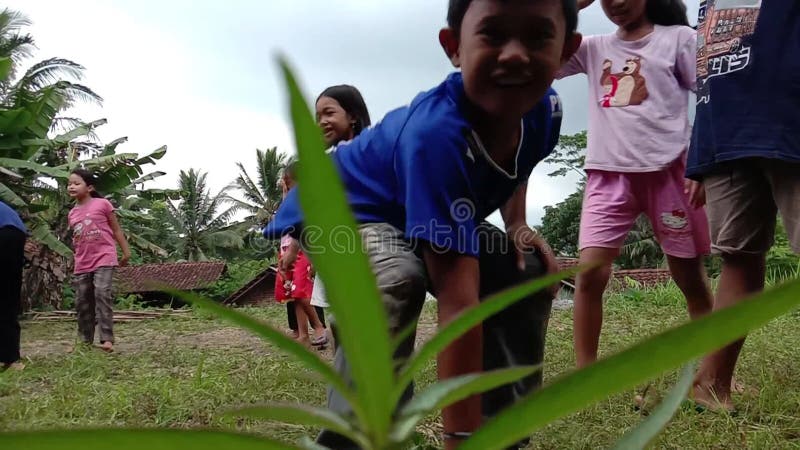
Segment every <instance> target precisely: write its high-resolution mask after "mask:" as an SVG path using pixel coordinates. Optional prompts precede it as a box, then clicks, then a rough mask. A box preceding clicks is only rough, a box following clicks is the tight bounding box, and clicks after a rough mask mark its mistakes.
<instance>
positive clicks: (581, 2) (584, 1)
mask: <svg viewBox="0 0 800 450" xmlns="http://www.w3.org/2000/svg"><path fill="white" fill-rule="evenodd" d="M592 3H594V0H578V9H584V8H586V7H587V6H589V5H591V4H592Z"/></svg>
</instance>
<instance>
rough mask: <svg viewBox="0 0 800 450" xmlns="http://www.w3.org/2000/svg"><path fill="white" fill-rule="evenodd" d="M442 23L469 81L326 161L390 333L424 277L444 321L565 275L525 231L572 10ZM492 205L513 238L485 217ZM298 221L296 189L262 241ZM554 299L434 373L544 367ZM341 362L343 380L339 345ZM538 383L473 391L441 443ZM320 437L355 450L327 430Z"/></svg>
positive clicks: (481, 14) (452, 355)
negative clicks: (531, 181)
mask: <svg viewBox="0 0 800 450" xmlns="http://www.w3.org/2000/svg"><path fill="white" fill-rule="evenodd" d="M447 23H448V26H447V27H446V28H444V29H442V30H441V31H440V34H439V43H440V44H441V46H442V48H443V49H444V51H445V54H446V55H447V57H448V59H449V60H450V62H451V63H452V64H453V65H454V66H455V67H458V68H460V69H461V70H460V73H453V74H451V75H449V76H448V77H447V78H446V79H445V80H444V82H442V83H441V84H440V85H439V86H437V87H434V88H433V89H431V90H429V91H427V92H424V93H422V94H420V95H418V96H417V97H416V98H415V99H414V100H413V101H412V102H411V104H410V105H409V106H407V107H403V108H399V109H396V110H394V111H392V112H390V113H388V114H387V115H386V116H385V117H384V119H383V120H382V121H381V122H380V123H379V124H376V125H375V126H373V127H371V128H369V129H367V130H365V131H364V132H362V133H361V134H360V135H359V136H357V137H355V138H354V139H353V140H352V141H351V142H348V143H343V144H341V145H339V146H338V147H336V149H335V151H333V152H332V154H331V156H332V158H333V160H334V165H335V166H336V168H337V169H338V172H339V175H340V177H341V179H342V182H343V184H344V187H345V190H346V194H347V198H348V200H349V202H350V206H351V208H352V210H353V213H354V215H355V218H356V221H357V222H359V223H360V226H359V228H358V232H359V234H360V237H361V241H362V243H363V248H364V251H365V253H366V254H367V256H368V257H369V260H370V263H371V265H372V269H373V272H374V273H375V278H376V282H377V286H378V289H379V290H380V292H381V299H382V301H383V304H384V307H385V309H386V312H387V318H388V323H389V331H390V333H391V334H392V335H393V336H396V335H397V334H398V333H399V332H400V331H402V330H405V329H406V327H407V326H408V325H410V324H413V323H415V322H416V321H417V320H418V318H419V314H420V311H421V309H422V305H423V302H424V300H425V293H426V284H427V283H426V281H428V280H429V282H430V288H431V291H432V293H433V294H434V295H435V296H436V298H437V301H438V305H439V309H438V314H439V323H440V324H446V323H449V322H450V321H452V320H453V319H454V318H455V317H457V316H458V315H459V314H461V313H462V312H464V311H465V310H467V309H469V308H472V307H474V306H476V305H478V303H479V301H480V299H482V298H485V297H487V296H488V295H491V294H492V293H495V292H497V291H500V290H503V289H505V288H508V287H510V286H512V285H514V284H517V283H520V282H524V281H526V280H529V279H530V278H531V277H532V276H537V275H542V274H543V273H545V272H554V271H557V270H558V263H557V261H556V260H555V257H554V256H553V254H552V251H551V250H550V249H549V247H548V246H547V244H546V243H545V242H544V240H543V239H542V238H541V237H540V236H538V235H537V234H536V232H535V231H534V230H533V229H531V228H530V227H529V226H528V225H527V223H526V220H525V219H526V218H525V198H526V193H527V181H528V178H529V176H530V174H531V171H532V170H533V168H534V167H535V166H536V165H537V164H538V163H539V162H540V161H541V160H543V159H544V158H546V157H547V156H548V155H549V154H550V153H551V152H552V150H553V148H554V147H555V145H556V143H557V141H558V136H559V132H560V126H561V117H562V114H563V112H562V109H561V102H560V99H559V97H558V95H557V94H556V93H555V91H553V90H551V89H549V86H550V84H551V83H552V81H553V77H554V76H555V74H556V72H557V71H558V69H559V67H561V65H562V64H563V63H565V62H566V61H567V60H568V59H569V57H570V56H571V55H572V53H574V51H575V50H576V49H577V47H578V45H579V44H580V35H578V34H576V33H575V28H576V25H577V8H576V5H575V1H574V0H537V1H533V0H530V1H522V0H520V1H504V0H450V2H449V6H448V14H447ZM300 183H302V180H300ZM497 209H500V211H501V213H502V216H503V221H504V222H505V231H503V230H500V229H498V228H496V227H492V226H490V225H488V224H487V223H486V222H485V218H486V217H487V216H488V215H489V214H491V213H492V212H494V211H495V210H497ZM302 224H303V214H302V211H301V209H300V204H299V201H298V193H297V190H296V189H295V190H292V191H290V192H289V195H288V196H287V197H286V200H285V201H284V202H283V204H282V205H281V207H280V209H279V211H278V213H277V214H276V216H275V218H274V220H273V221H272V222H271V223H270V224H269V225H267V227H266V228H265V229H264V235H265V236H266V237H268V238H272V239H278V238H280V237H281V236H283V235H284V234H286V233H287V232H293V234H294V235H295V236H296V237H300V238H302V236H301V235H302ZM292 230H293V231H292ZM312 257H313V255H312ZM554 290H555V289H553V291H554ZM553 291H550V292H544V293H543V294H542V295H543V296H544V297H543V296H542V295H538V296H536V295H535V296H531V297H528V298H526V299H523V300H522V301H520V302H519V303H518V304H516V305H514V307H511V308H508V309H507V310H505V311H503V312H501V313H499V314H498V315H496V316H495V317H494V318H493V320H487V321H486V322H485V323H484V324H483V326H482V327H476V328H475V329H473V330H470V331H469V332H467V333H466V334H464V335H463V336H462V337H461V338H459V339H458V340H456V341H455V342H453V343H452V344H451V345H450V346H448V348H447V349H445V350H444V351H443V352H442V353H441V354H440V355H439V358H438V366H437V367H438V375H439V378H440V379H449V378H452V377H456V376H460V375H466V374H470V373H476V372H480V371H482V370H492V369H498V368H501V367H511V366H515V365H535V364H538V363H540V362H541V357H542V353H543V350H544V332H545V330H546V326H547V319H548V317H549V312H550V304H551V302H552V294H553ZM329 292H330V291H329ZM340 294H343V293H340ZM337 300H338V299H337ZM353 301H359V299H353ZM413 347H414V336H410V337H409V338H408V339H406V340H405V341H404V342H403V343H402V344H400V345H399V346H398V348H397V351H396V352H395V357H396V358H397V359H398V363H400V362H402V361H403V360H405V359H406V358H408V357H409V355H411V352H412V351H413ZM334 364H335V366H336V368H337V370H339V371H340V372H341V373H342V374H343V375H344V376H345V377H347V376H348V375H347V372H348V364H347V361H346V358H345V354H344V352H343V351H342V348H341V347H339V348H337V350H336V355H335V361H334ZM540 382H541V378H539V377H536V376H532V377H527V378H526V379H523V380H520V381H518V382H516V383H512V384H510V385H508V386H503V387H502V388H500V389H498V390H496V391H494V392H493V394H490V395H485V396H483V403H481V397H479V396H473V397H471V398H469V399H466V400H463V401H461V402H459V403H456V404H455V405H453V406H450V407H447V408H445V409H444V411H443V413H442V416H443V422H444V436H443V437H444V441H445V447H446V448H447V449H454V448H456V446H457V445H459V444H460V443H461V441H462V440H463V439H464V438H466V437H468V436H469V435H470V433H471V432H472V431H474V430H475V429H476V428H478V427H479V426H480V424H481V423H482V421H483V420H484V418H485V417H491V416H494V415H495V414H497V412H499V411H500V410H502V409H503V408H505V407H508V406H509V405H511V404H512V403H514V402H515V401H516V399H518V398H519V397H520V396H523V395H525V394H527V393H528V392H530V391H531V390H532V389H535V388H536V387H537V386H538V385H539V383H540ZM328 394H329V396H328V408H329V409H331V410H333V411H337V412H347V411H349V405H348V403H347V401H346V400H345V399H344V398H343V397H342V396H341V395H340V394H339V393H338V392H336V391H334V390H329V392H328ZM406 394H407V395H406V396H405V397H404V398H405V399H406V400H407V399H408V398H409V396H410V390H409V391H407V392H406ZM318 442H319V443H320V444H321V445H324V446H327V447H329V448H336V449H343V448H348V449H349V448H357V446H356V445H355V444H354V443H353V442H349V441H348V440H347V439H345V438H343V437H342V436H337V435H336V434H335V433H332V432H330V431H325V432H323V433H322V434H321V435H320V437H319V438H318Z"/></svg>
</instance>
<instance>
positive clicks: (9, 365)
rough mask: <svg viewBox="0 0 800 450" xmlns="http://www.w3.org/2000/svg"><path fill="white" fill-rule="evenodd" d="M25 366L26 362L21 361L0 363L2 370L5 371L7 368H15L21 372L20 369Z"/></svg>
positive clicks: (0, 369) (0, 370)
mask: <svg viewBox="0 0 800 450" xmlns="http://www.w3.org/2000/svg"><path fill="white" fill-rule="evenodd" d="M24 368H25V364H23V363H22V362H21V361H14V362H12V363H3V364H1V365H0V372H5V371H6V370H14V371H17V372H19V371H20V370H22V369H24Z"/></svg>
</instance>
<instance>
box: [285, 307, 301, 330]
mask: <svg viewBox="0 0 800 450" xmlns="http://www.w3.org/2000/svg"><path fill="white" fill-rule="evenodd" d="M286 321H287V322H288V323H289V329H290V330H292V333H293V334H294V337H298V334H297V333H298V331H297V330H298V328H297V313H295V312H294V302H292V301H287V302H286Z"/></svg>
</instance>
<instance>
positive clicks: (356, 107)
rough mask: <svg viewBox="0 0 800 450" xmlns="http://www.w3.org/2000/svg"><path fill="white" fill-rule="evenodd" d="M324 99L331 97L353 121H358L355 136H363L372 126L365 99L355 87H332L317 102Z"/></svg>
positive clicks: (354, 130) (323, 92)
mask: <svg viewBox="0 0 800 450" xmlns="http://www.w3.org/2000/svg"><path fill="white" fill-rule="evenodd" d="M322 97H330V98H332V99H334V100H336V101H337V102H339V105H341V107H342V109H344V111H345V112H346V113H347V114H350V116H351V117H352V118H353V120H355V121H356V123H355V125H354V126H353V134H354V135H355V136H358V135H359V134H361V132H362V131H364V129H365V128H367V127H369V126H370V125H371V123H372V122H371V121H370V119H369V110H367V104H366V103H365V102H364V97H362V96H361V92H359V91H358V89H356V88H355V87H354V86H350V85H348V84H340V85H338V86H331V87H329V88H327V89H325V90H324V91H322V93H321V94H319V97H317V101H319V99H320V98H322ZM315 103H316V102H315Z"/></svg>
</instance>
